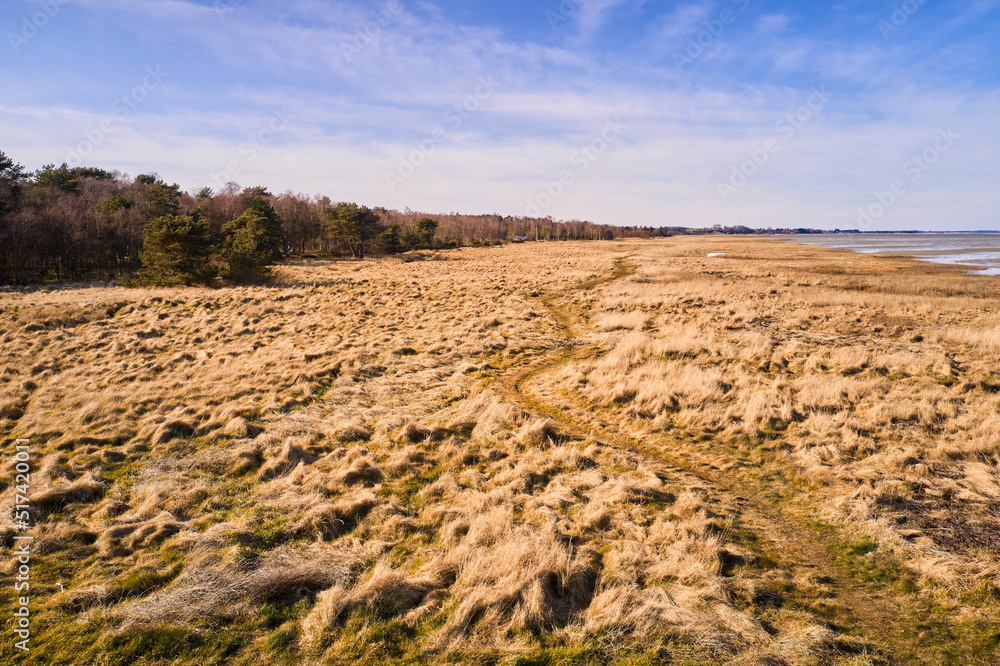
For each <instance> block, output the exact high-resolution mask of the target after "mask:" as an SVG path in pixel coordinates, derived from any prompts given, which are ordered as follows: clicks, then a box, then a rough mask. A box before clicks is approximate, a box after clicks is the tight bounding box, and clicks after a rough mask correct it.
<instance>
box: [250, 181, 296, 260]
mask: <svg viewBox="0 0 1000 666" xmlns="http://www.w3.org/2000/svg"><path fill="white" fill-rule="evenodd" d="M241 196H242V198H243V201H244V202H245V203H246V205H247V212H249V213H253V214H254V215H256V216H257V217H259V218H260V219H261V220H262V224H263V230H264V235H265V245H266V247H267V248H268V250H269V251H270V258H271V260H272V261H273V260H276V259H279V258H281V254H282V250H284V249H285V237H284V233H283V231H282V224H281V218H280V217H278V213H277V212H276V211H275V210H274V206H273V205H272V203H271V193H270V192H268V191H267V188H264V187H248V188H246V189H245V190H243V193H242V194H241Z"/></svg>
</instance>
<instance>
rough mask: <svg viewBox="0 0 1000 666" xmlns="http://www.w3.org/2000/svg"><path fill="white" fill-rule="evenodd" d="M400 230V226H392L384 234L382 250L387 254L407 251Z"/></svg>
mask: <svg viewBox="0 0 1000 666" xmlns="http://www.w3.org/2000/svg"><path fill="white" fill-rule="evenodd" d="M400 229H401V227H400V226H399V225H398V224H390V225H389V226H388V227H386V228H385V231H383V232H382V237H381V238H382V249H383V250H384V251H385V253H386V254H399V253H400V252H402V251H403V250H405V249H406V248H404V247H403V241H402V237H401V235H400Z"/></svg>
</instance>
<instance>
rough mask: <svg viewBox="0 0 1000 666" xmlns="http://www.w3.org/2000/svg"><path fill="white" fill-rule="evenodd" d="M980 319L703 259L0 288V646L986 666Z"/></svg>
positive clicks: (816, 270) (169, 654)
mask: <svg viewBox="0 0 1000 666" xmlns="http://www.w3.org/2000/svg"><path fill="white" fill-rule="evenodd" d="M710 252H725V253H726V254H727V256H726V257H725V258H711V259H709V258H706V254H708V253H710ZM410 259H419V260H413V261H411V260H410ZM998 297H1000V280H998V278H993V277H982V276H969V275H964V274H963V273H962V272H961V270H960V269H957V268H951V267H943V266H932V265H925V264H919V263H914V262H909V261H907V260H904V259H894V258H891V257H888V258H887V257H872V256H864V255H853V254H847V253H842V252H836V251H831V250H824V249H819V248H813V247H805V246H800V245H795V244H791V243H788V242H782V241H777V240H768V239H759V238H734V237H721V236H707V237H683V238H669V239H662V240H655V241H653V240H649V241H647V240H637V241H616V242H594V243H566V242H562V243H528V244H523V245H510V246H504V247H502V248H482V249H463V250H456V251H449V252H445V253H439V254H427V255H425V256H422V257H414V256H408V257H402V258H395V259H381V260H368V261H364V262H354V261H327V260H304V261H298V262H293V263H289V264H286V265H283V266H281V267H280V270H279V277H278V279H277V281H276V282H275V283H273V284H271V285H269V286H264V287H241V288H219V289H200V288H164V289H126V288H122V287H106V286H93V285H64V286H60V287H52V288H45V289H39V288H33V289H22V290H11V291H6V292H3V293H0V308H2V310H0V331H2V332H0V341H2V345H3V351H4V357H3V359H2V361H0V428H2V430H3V435H4V441H5V442H6V443H7V444H8V446H7V449H6V451H7V452H6V453H4V455H3V457H2V458H0V488H2V489H3V490H2V493H0V501H2V504H3V508H4V510H3V512H2V515H3V519H2V520H3V524H2V526H0V529H2V535H3V542H4V545H5V546H10V545H12V543H13V536H14V535H15V534H17V533H18V532H17V531H16V529H15V525H14V523H13V521H12V511H13V505H14V504H15V493H16V489H15V483H14V479H15V470H14V464H15V459H14V456H13V443H12V442H11V441H10V440H12V439H13V438H14V437H27V438H29V439H30V442H31V447H32V452H33V455H32V460H31V465H32V475H31V503H32V507H33V512H34V519H35V525H34V526H33V527H32V528H31V529H30V531H29V532H28V534H30V535H32V536H34V538H35V541H34V546H35V552H34V553H33V555H32V580H31V585H32V589H31V596H32V604H31V605H32V612H33V615H32V648H31V651H30V652H29V653H27V654H24V655H22V654H20V653H19V652H18V653H15V650H14V648H13V642H14V639H13V638H11V637H10V636H11V635H12V634H11V630H10V628H11V626H12V624H11V616H10V613H9V612H7V611H6V610H4V611H3V612H4V623H5V626H7V627H8V630H7V631H5V632H4V641H3V644H2V645H0V655H2V659H3V661H4V662H5V663H14V660H15V659H16V660H17V663H32V664H109V665H110V664H121V665H126V664H224V663H233V664H259V663H275V664H299V663H304V664H354V663H372V664H375V663H378V664H381V663H426V662H441V663H470V662H475V663H483V664H522V665H525V666H527V665H528V664H564V663H565V664H570V663H574V664H575V663H584V664H603V663H621V664H658V663H676V664H702V663H708V664H715V663H718V664H845V665H846V664H895V663H899V664H911V663H923V664H941V663H953V664H996V663H1000V648H998V645H1000V474H998V467H997V466H998V463H1000V308H998ZM2 566H3V567H4V570H5V572H6V573H7V574H13V572H14V569H15V566H16V563H15V561H14V558H13V556H11V555H10V549H9V548H5V549H4V560H3V562H2ZM14 600H15V593H14V591H13V587H12V586H11V585H5V586H4V587H3V591H2V593H0V608H2V609H12V608H13V607H14Z"/></svg>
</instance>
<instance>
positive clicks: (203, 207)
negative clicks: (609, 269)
mask: <svg viewBox="0 0 1000 666" xmlns="http://www.w3.org/2000/svg"><path fill="white" fill-rule="evenodd" d="M649 235H651V234H650V233H649V232H648V231H646V230H643V229H640V228H638V227H617V226H611V225H599V224H594V223H591V222H585V221H579V220H573V221H555V220H553V219H552V218H551V217H547V218H529V217H512V216H503V215H496V214H494V215H462V214H458V213H450V214H445V215H434V216H429V215H427V214H423V213H416V212H413V211H410V210H409V209H407V210H405V211H402V212H400V211H395V210H387V209H385V208H381V207H373V208H369V207H367V206H363V205H359V204H356V203H352V202H333V201H331V200H330V199H329V198H328V197H310V196H306V195H302V194H294V193H291V192H286V193H284V194H280V195H274V194H272V193H270V192H268V190H267V189H266V188H263V187H248V188H240V187H239V186H238V185H236V184H235V183H230V184H229V185H228V186H227V187H226V188H225V189H223V190H222V191H221V192H214V191H212V190H211V189H210V188H204V189H202V190H201V191H199V192H197V193H188V192H183V191H181V188H180V187H179V186H178V185H177V184H169V183H167V182H166V181H164V180H163V179H161V178H160V177H159V176H158V175H156V174H143V175H139V176H136V177H135V178H130V177H128V176H126V175H123V174H121V173H119V172H109V171H105V170H103V169H98V168H93V167H70V166H69V165H67V164H65V163H64V164H62V165H61V166H58V167H57V166H55V165H54V164H49V165H46V166H44V167H42V168H41V169H39V170H37V171H35V172H29V171H27V170H26V169H25V168H24V167H23V166H22V165H20V164H17V163H15V162H14V161H13V159H11V158H9V157H8V156H7V155H5V154H4V153H3V152H0V283H3V284H28V283H37V282H45V281H60V280H89V279H112V278H116V277H128V278H130V279H131V278H134V279H137V280H140V281H142V282H145V283H157V284H191V283H197V282H205V281H208V280H211V279H213V278H217V277H222V278H227V279H230V280H234V281H244V282H245V281H256V280H264V279H267V278H268V277H269V274H270V271H271V268H270V267H271V266H272V265H273V264H274V262H276V261H278V260H279V259H281V258H283V257H294V256H309V255H312V256H317V255H328V256H343V257H354V258H358V259H363V258H365V257H366V256H372V255H384V254H396V253H401V252H408V251H411V250H427V249H447V248H455V247H460V246H479V245H492V244H498V243H502V242H507V241H512V240H513V241H523V240H536V239H537V240H546V241H554V240H611V239H614V238H622V237H634V236H649Z"/></svg>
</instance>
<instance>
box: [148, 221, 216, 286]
mask: <svg viewBox="0 0 1000 666" xmlns="http://www.w3.org/2000/svg"><path fill="white" fill-rule="evenodd" d="M210 250H211V248H210V245H209V241H208V227H207V226H206V225H205V224H204V223H203V222H201V221H199V220H196V219H195V218H193V217H189V216H177V215H163V216H162V217H158V218H156V219H154V220H152V221H150V222H148V223H147V224H146V226H145V228H144V229H143V230H142V254H141V255H140V259H141V261H142V274H141V275H142V279H143V281H144V282H150V283H153V284H191V283H193V282H197V281H199V280H202V279H205V278H206V277H207V276H208V271H207V268H208V257H209V253H210Z"/></svg>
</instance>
